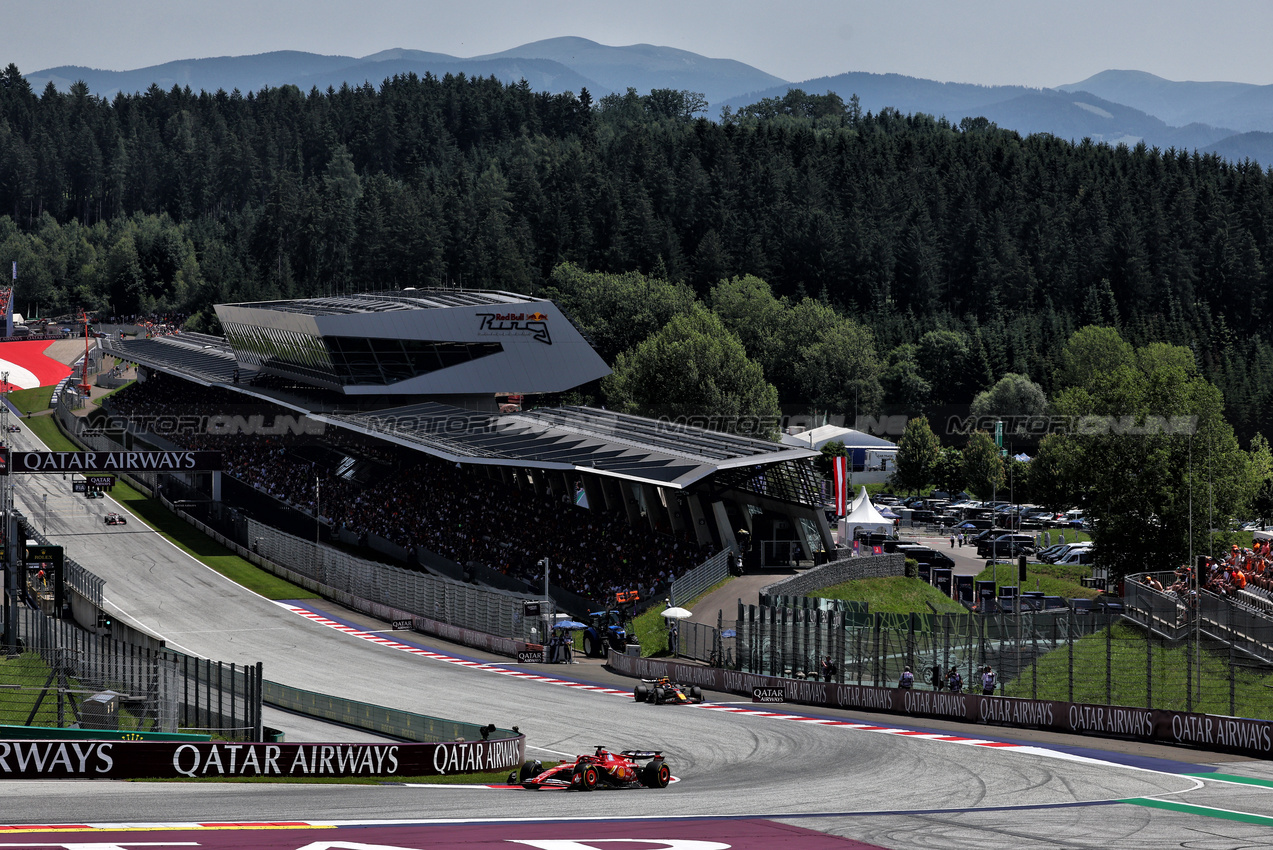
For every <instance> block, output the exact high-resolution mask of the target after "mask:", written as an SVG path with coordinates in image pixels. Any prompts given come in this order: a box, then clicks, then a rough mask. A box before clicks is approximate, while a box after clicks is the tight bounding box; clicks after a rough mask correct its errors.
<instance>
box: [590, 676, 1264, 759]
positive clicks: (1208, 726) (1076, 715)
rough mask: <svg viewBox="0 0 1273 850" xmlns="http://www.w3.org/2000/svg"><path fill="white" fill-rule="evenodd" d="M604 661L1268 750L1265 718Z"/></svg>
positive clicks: (890, 705) (903, 706)
mask: <svg viewBox="0 0 1273 850" xmlns="http://www.w3.org/2000/svg"><path fill="white" fill-rule="evenodd" d="M609 667H610V669H612V670H614V671H615V672H617V673H622V674H624V675H628V676H634V677H638V678H642V679H655V678H658V677H660V676H667V677H668V678H670V679H672V680H673V681H675V682H681V683H682V684H686V685H698V686H699V687H700V688H705V689H708V690H714V691H723V692H725V693H731V694H740V695H744V696H750V695H751V693H752V690H753V689H755V688H777V687H781V688H782V689H783V690H784V691H785V692H786V696H787V702H793V703H801V704H804V705H815V706H827V707H830V708H852V709H859V710H862V711H878V712H883V713H888V714H902V715H909V716H913V717H939V718H944V719H947V720H962V721H966V722H969V723H987V724H995V725H999V726H1014V727H1023V728H1034V729H1050V730H1052V731H1055V732H1070V733H1075V734H1080V735H1099V736H1101V737H1108V738H1132V739H1135V740H1140V741H1153V742H1156V743H1168V744H1188V745H1190V746H1196V747H1201V748H1203V749H1208V750H1223V751H1226V752H1233V753H1240V754H1242V755H1246V756H1254V757H1256V758H1269V757H1270V756H1273V721H1268V720H1251V719H1246V718H1241V717H1224V716H1220V715H1214V714H1196V713H1188V712H1183V711H1167V710H1164V709H1156V708H1129V707H1125V706H1112V705H1090V704H1087V703H1077V702H1061V701H1058V700H1031V699H1017V698H1014V697H987V696H982V695H981V694H975V693H958V694H955V693H950V692H947V691H923V690H914V689H912V690H903V689H901V688H876V687H871V686H869V685H851V684H845V685H840V684H836V683H834V682H818V681H815V680H812V679H784V678H781V677H776V676H761V675H757V674H754V673H739V672H735V671H733V670H722V669H719V668H714V667H700V666H698V665H695V664H684V663H681V662H677V661H661V660H656V659H652V658H634V657H632V656H627V655H619V654H618V653H616V652H613V651H612V652H611V653H610V661H609Z"/></svg>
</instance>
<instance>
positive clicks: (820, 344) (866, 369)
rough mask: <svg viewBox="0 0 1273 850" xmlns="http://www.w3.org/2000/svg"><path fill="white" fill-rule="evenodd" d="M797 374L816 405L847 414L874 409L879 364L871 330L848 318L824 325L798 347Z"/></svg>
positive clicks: (854, 417)
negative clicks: (809, 340)
mask: <svg viewBox="0 0 1273 850" xmlns="http://www.w3.org/2000/svg"><path fill="white" fill-rule="evenodd" d="M796 378H797V380H798V381H799V385H800V388H801V389H802V390H803V392H804V395H805V398H806V399H808V401H809V402H810V403H811V404H812V405H813V406H814V408H815V409H821V410H828V411H832V412H837V413H845V414H847V418H848V419H849V421H851V422H855V421H857V416H858V413H860V412H865V411H871V412H873V411H875V409H876V408H877V407H878V405H879V401H880V364H879V360H878V359H877V358H876V356H875V340H874V337H873V336H872V335H871V331H870V330H869V329H868V328H865V327H863V326H861V325H859V324H858V323H857V322H854V321H853V320H851V319H841V320H840V321H838V322H836V324H834V325H833V326H831V327H829V328H827V329H825V330H824V331H823V332H822V333H821V334H819V335H818V337H817V338H816V339H815V340H814V341H813V342H812V343H811V344H809V345H807V346H805V347H804V348H803V349H802V350H801V351H800V362H799V363H798V364H797V366H796Z"/></svg>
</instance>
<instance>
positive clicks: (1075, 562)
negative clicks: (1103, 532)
mask: <svg viewBox="0 0 1273 850" xmlns="http://www.w3.org/2000/svg"><path fill="white" fill-rule="evenodd" d="M1094 557H1095V551H1094V550H1093V549H1092V547H1091V546H1082V547H1079V548H1077V549H1071V550H1070V551H1069V552H1067V553H1066V554H1065V557H1063V558H1061V560H1059V561H1054V562H1053V563H1056V564H1060V565H1064V566H1067V567H1079V566H1087V565H1088V564H1090V563H1092V559H1093V558H1094Z"/></svg>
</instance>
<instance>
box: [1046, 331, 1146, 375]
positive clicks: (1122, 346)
mask: <svg viewBox="0 0 1273 850" xmlns="http://www.w3.org/2000/svg"><path fill="white" fill-rule="evenodd" d="M1060 359H1061V364H1060V368H1059V369H1058V370H1057V376H1056V385H1057V386H1058V387H1060V388H1065V387H1081V388H1083V389H1089V390H1090V389H1092V388H1093V387H1094V386H1095V385H1096V384H1097V383H1099V382H1100V380H1101V379H1102V377H1103V376H1108V375H1111V374H1112V373H1113V372H1114V371H1116V370H1117V369H1119V368H1121V367H1123V366H1130V365H1132V363H1133V361H1134V359H1135V352H1134V351H1133V350H1132V346H1131V345H1130V344H1129V343H1128V342H1126V341H1125V340H1124V339H1123V338H1122V336H1120V335H1119V333H1118V331H1116V330H1114V329H1113V328H1102V327H1096V326H1094V325H1089V326H1088V327H1085V328H1083V329H1082V330H1079V331H1075V333H1074V334H1073V335H1072V336H1071V337H1070V338H1069V341H1067V342H1066V343H1065V347H1064V348H1062V349H1061V358H1060Z"/></svg>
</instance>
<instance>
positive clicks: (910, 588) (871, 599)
mask: <svg viewBox="0 0 1273 850" xmlns="http://www.w3.org/2000/svg"><path fill="white" fill-rule="evenodd" d="M806 595H808V596H816V597H819V598H822V599H849V600H854V601H858V602H865V603H867V605H869V606H870V607H869V608H868V610H869V611H870V612H871V613H872V614H874V613H887V614H910V613H912V612H917V613H921V614H929V613H932V612H931V611H930V610H929V608H928V605H925V604H924V603H925V602H927V603H930V604H932V606H933V607H934V608H936V609H937V611H938V613H943V614H945V613H950V614H958V613H962V612H964V611H967V610H968V609H966V608H964V606H962V605H960V604H959V603H958V602H956V601H954V600H953V599H948V598H946V596H945V595H943V594H942V592H941V591H940V590H938V589H937V588H935V587H933V586H931V585H927V584H924V583H923V582H922V581H919V580H918V579H913V578H907V577H906V576H889V577H887V578H863V579H854V580H853V581H846V582H844V583H843V584H837V585H833V586H831V587H824V588H822V589H821V590H819V591H816V592H814V593H809V594H806Z"/></svg>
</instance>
